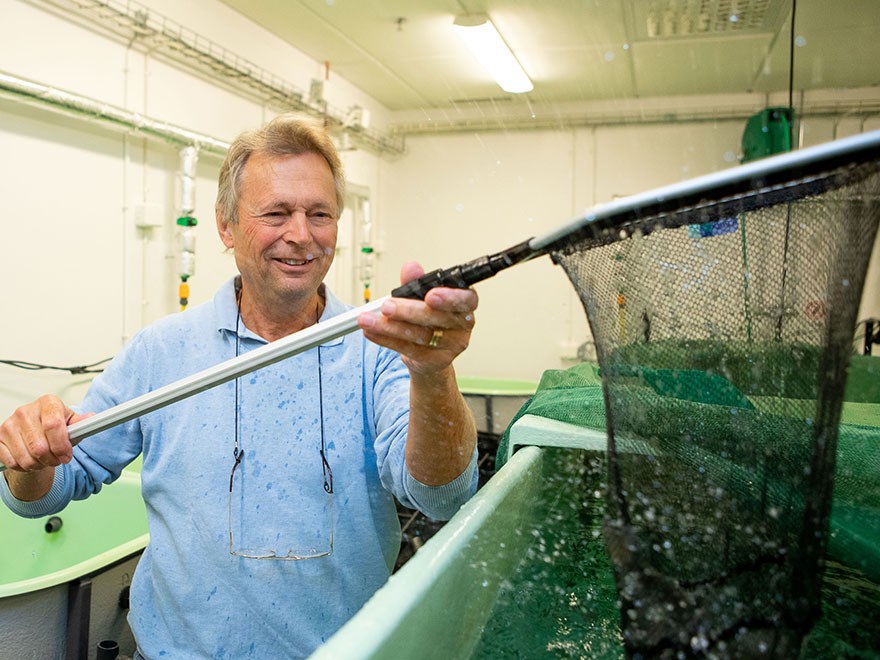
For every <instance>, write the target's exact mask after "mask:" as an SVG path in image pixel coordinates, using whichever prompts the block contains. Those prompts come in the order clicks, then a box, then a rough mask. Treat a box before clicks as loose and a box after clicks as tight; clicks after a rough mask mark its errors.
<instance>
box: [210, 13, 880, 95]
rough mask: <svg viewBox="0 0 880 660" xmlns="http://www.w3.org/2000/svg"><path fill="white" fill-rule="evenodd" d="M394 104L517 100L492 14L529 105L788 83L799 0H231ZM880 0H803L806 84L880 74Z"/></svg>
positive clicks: (800, 45)
mask: <svg viewBox="0 0 880 660" xmlns="http://www.w3.org/2000/svg"><path fill="white" fill-rule="evenodd" d="M222 1H223V2H224V3H225V4H227V5H229V6H230V7H233V8H234V9H236V10H237V11H239V12H240V13H241V14H243V15H245V16H246V17H248V18H250V19H251V20H253V21H254V22H256V23H258V24H260V25H262V26H263V27H265V28H267V29H268V30H270V31H271V32H273V33H275V34H276V35H278V36H279V37H281V38H282V39H284V40H286V41H287V42H289V43H291V44H292V45H294V46H295V47H297V48H298V49H300V50H301V51H303V52H304V53H306V54H307V55H309V56H310V57H312V58H313V59H315V60H317V61H319V62H328V63H329V67H330V71H331V75H332V74H335V75H338V76H340V77H342V78H345V79H346V80H348V81H349V82H351V83H353V84H354V85H356V86H357V87H359V88H361V89H362V90H364V91H365V92H367V93H368V94H369V95H370V96H372V97H373V98H375V99H377V100H379V101H380V102H381V103H382V104H384V105H385V106H387V107H388V108H389V109H391V110H414V109H425V108H446V107H454V106H457V105H460V104H462V103H466V102H474V101H493V102H496V101H501V100H511V97H512V95H508V94H506V93H505V92H503V91H502V90H501V89H500V88H499V87H498V86H497V85H496V84H495V83H494V81H492V80H490V79H487V77H486V76H485V75H484V74H483V73H482V72H481V70H480V68H479V65H478V64H477V63H476V62H475V61H474V60H472V58H471V55H470V53H469V52H467V51H466V50H465V49H464V47H463V44H461V43H460V42H459V40H458V37H457V36H456V35H455V34H454V33H453V30H452V21H453V18H454V16H455V15H456V14H459V13H468V12H470V13H476V12H485V13H487V14H489V16H490V17H491V18H492V20H493V22H494V23H495V24H496V26H497V27H498V30H499V31H500V32H501V34H502V35H503V37H504V39H505V41H507V43H508V44H509V45H510V46H511V48H512V49H513V51H514V52H515V53H516V55H517V57H518V59H519V60H520V62H521V63H522V65H523V67H524V68H525V70H526V72H527V73H528V74H529V76H530V77H531V79H532V81H533V83H534V85H535V88H534V90H533V91H532V92H530V93H529V94H528V95H526V97H527V100H528V101H529V102H530V103H539V104H542V105H545V104H560V103H572V102H583V101H598V100H609V99H633V98H645V97H662V96H679V95H691V94H720V93H739V92H758V93H764V92H773V91H782V90H787V89H788V88H789V74H790V67H789V59H790V58H789V51H790V48H791V43H792V39H791V36H792V35H791V15H792V1H793V0H543V1H541V0H222ZM878 35H880V0H798V1H797V4H796V12H795V31H794V37H795V39H794V43H795V46H794V67H793V69H792V70H791V72H792V74H793V86H794V89H795V90H809V89H816V88H841V87H871V86H880V38H878Z"/></svg>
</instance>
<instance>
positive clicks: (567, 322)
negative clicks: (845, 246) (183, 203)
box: [381, 118, 880, 380]
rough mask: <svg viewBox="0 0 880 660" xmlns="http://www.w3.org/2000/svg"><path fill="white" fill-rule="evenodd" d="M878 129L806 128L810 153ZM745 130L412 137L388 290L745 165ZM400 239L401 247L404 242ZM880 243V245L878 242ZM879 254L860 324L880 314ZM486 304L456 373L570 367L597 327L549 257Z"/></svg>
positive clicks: (698, 127)
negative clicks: (403, 279) (399, 268)
mask: <svg viewBox="0 0 880 660" xmlns="http://www.w3.org/2000/svg"><path fill="white" fill-rule="evenodd" d="M878 124H880V122H878V121H874V122H870V121H869V122H865V123H862V122H847V121H837V120H836V119H835V118H828V119H809V120H806V121H805V122H804V128H803V146H809V145H811V144H818V143H821V142H825V141H828V140H831V139H833V138H835V137H838V138H839V137H844V136H845V135H848V134H852V133H858V132H861V131H867V130H872V129H873V128H877V127H880V126H878ZM744 127H745V122H742V121H718V122H691V123H666V124H645V125H626V126H616V127H611V126H609V127H597V128H585V129H577V130H566V131H535V132H518V133H507V132H500V131H499V132H484V133H460V134H441V135H437V136H419V137H410V138H408V140H407V153H406V155H405V156H404V157H403V158H400V159H397V160H395V161H393V162H389V163H385V162H383V174H382V177H383V181H385V182H386V185H385V186H383V197H382V204H383V209H384V217H383V231H384V240H383V244H384V248H385V250H384V252H383V254H382V258H381V261H382V264H383V269H382V273H383V276H384V277H385V278H386V279H384V280H383V282H382V285H383V286H385V287H391V286H393V285H395V284H396V281H395V280H394V279H393V277H394V276H395V273H394V272H393V269H392V268H391V264H396V263H400V262H401V261H403V260H404V259H407V258H415V259H418V260H420V261H421V262H422V264H423V265H424V266H425V267H426V269H433V268H439V267H448V266H451V265H454V264H456V263H460V262H463V261H468V260H470V259H474V258H476V257H478V256H481V255H483V254H487V253H491V252H497V251H499V250H502V249H505V248H507V247H509V246H511V245H513V244H515V243H518V242H519V241H521V240H524V239H526V238H528V237H531V236H533V235H536V234H541V233H544V232H547V231H549V230H551V229H552V228H554V227H555V226H557V225H560V224H562V223H564V222H566V221H567V220H568V219H570V218H573V217H575V216H577V215H579V214H580V213H581V212H583V211H584V210H585V209H586V208H587V207H589V206H590V205H592V204H597V203H602V202H607V201H610V200H612V199H614V198H616V197H622V196H626V195H631V194H634V193H639V192H643V191H645V190H649V189H651V188H654V187H657V186H661V185H665V184H669V183H672V182H675V181H679V180H684V179H688V178H691V177H695V176H698V175H701V174H705V173H708V172H713V171H718V170H722V169H725V168H729V167H733V166H736V165H737V164H739V161H740V157H741V139H742V132H743V129H744ZM400 239H402V240H400ZM878 245H880V243H878ZM878 261H880V248H877V249H875V259H874V264H873V265H872V268H871V270H870V272H869V277H868V282H869V283H868V286H867V287H866V295H865V298H864V301H865V302H864V303H863V306H862V310H861V313H860V316H859V318H866V317H869V316H880V284H878V283H880V263H878ZM476 289H477V290H478V292H479V294H480V307H479V309H478V312H477V328H476V331H475V334H474V336H473V339H472V343H471V348H470V349H469V350H468V351H467V352H466V353H465V354H464V355H462V356H461V358H459V362H458V373H459V374H461V375H469V376H485V377H497V378H512V379H527V380H537V379H539V378H540V375H541V374H542V373H543V371H544V370H546V369H555V368H564V367H566V366H569V365H570V363H571V360H570V358H571V357H573V356H574V354H575V351H576V348H577V346H578V345H579V344H581V343H582V342H584V341H587V340H589V330H588V328H587V325H586V320H585V316H584V313H583V310H582V308H581V306H580V302H579V300H577V298H576V296H575V295H574V292H573V289H572V287H571V285H570V284H569V283H568V280H567V278H566V277H565V275H564V273H563V271H562V269H561V268H557V267H555V266H553V265H552V263H551V262H550V260H549V259H548V258H541V259H539V260H535V261H532V262H530V263H526V264H523V265H520V266H517V267H515V268H512V269H510V270H508V271H504V272H502V273H500V274H498V275H496V276H495V277H494V278H493V279H491V280H487V281H485V282H483V283H480V284H478V285H477V287H476Z"/></svg>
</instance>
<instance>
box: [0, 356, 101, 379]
mask: <svg viewBox="0 0 880 660" xmlns="http://www.w3.org/2000/svg"><path fill="white" fill-rule="evenodd" d="M112 359H113V358H104V359H103V360H99V361H98V362H95V363H94V364H86V365H82V366H78V367H54V366H52V365H49V364H37V363H36V362H27V361H26V360H0V364H5V365H7V366H10V367H17V368H18V369H26V370H28V371H40V370H41V369H50V370H53V371H68V372H70V373H71V374H72V375H74V376H78V375H80V374H99V373H101V372H102V371H104V370H103V369H95V368H94V367H97V366H98V365H101V364H104V363H105V362H109V361H110V360H112Z"/></svg>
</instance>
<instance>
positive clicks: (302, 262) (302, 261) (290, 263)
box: [276, 255, 315, 266]
mask: <svg viewBox="0 0 880 660" xmlns="http://www.w3.org/2000/svg"><path fill="white" fill-rule="evenodd" d="M314 260H315V257H312V256H311V255H310V256H308V257H306V258H305V259H276V261H280V262H281V263H283V264H287V265H288V266H305V265H306V264H309V263H311V262H313V261H314Z"/></svg>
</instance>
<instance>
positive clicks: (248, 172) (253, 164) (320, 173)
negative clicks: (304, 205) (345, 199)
mask: <svg viewBox="0 0 880 660" xmlns="http://www.w3.org/2000/svg"><path fill="white" fill-rule="evenodd" d="M240 194H241V196H242V197H243V198H256V199H259V198H262V197H265V196H273V197H274V196H278V195H282V196H283V197H285V198H289V197H293V198H295V197H300V196H305V197H307V198H309V199H310V200H313V201H325V202H332V203H333V204H334V205H335V203H336V182H335V181H334V179H333V172H332V171H331V170H330V165H328V164H327V161H326V160H324V158H323V156H321V155H320V154H317V153H304V154H286V155H275V154H268V153H265V152H256V153H254V154H252V155H251V157H250V158H248V160H247V163H245V166H244V170H243V171H242V177H241V190H240Z"/></svg>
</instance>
